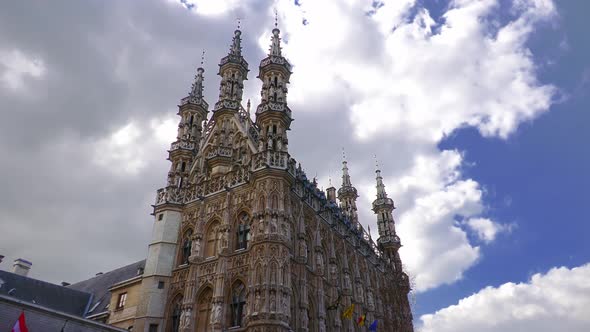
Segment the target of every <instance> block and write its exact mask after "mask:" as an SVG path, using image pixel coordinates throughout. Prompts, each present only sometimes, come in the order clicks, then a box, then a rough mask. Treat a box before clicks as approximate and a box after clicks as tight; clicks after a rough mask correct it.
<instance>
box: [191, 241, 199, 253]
mask: <svg viewBox="0 0 590 332" xmlns="http://www.w3.org/2000/svg"><path fill="white" fill-rule="evenodd" d="M191 249H192V250H191V256H194V257H198V256H199V255H200V254H201V239H200V238H194V239H193V244H192V248H191Z"/></svg>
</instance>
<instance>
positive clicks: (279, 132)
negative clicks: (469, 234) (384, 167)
mask: <svg viewBox="0 0 590 332" xmlns="http://www.w3.org/2000/svg"><path fill="white" fill-rule="evenodd" d="M272 33H273V36H272V41H271V49H270V52H269V55H268V56H267V57H266V58H265V59H263V60H262V61H261V63H260V67H259V75H258V78H259V79H261V80H262V82H263V85H262V91H261V103H260V105H258V107H257V108H256V114H255V115H256V116H255V118H256V120H255V121H252V120H251V116H250V102H249V101H248V103H247V107H246V108H245V109H244V108H243V107H242V106H241V102H242V90H243V82H244V80H245V79H246V77H247V73H248V63H247V62H246V60H245V59H244V58H243V57H242V53H241V39H240V38H241V32H240V31H239V30H236V31H235V35H234V38H233V41H232V45H231V47H230V52H229V54H228V55H227V56H226V57H224V58H223V59H222V60H221V62H220V65H219V66H220V67H219V68H220V69H219V75H220V76H221V77H222V81H221V87H220V93H219V101H218V102H217V103H216V104H215V108H214V110H213V114H212V116H211V117H210V118H209V119H207V114H208V113H209V110H208V104H207V102H205V100H204V99H203V93H202V92H203V81H204V77H203V74H204V70H203V69H202V68H199V69H198V70H197V76H196V78H195V83H194V84H193V87H192V89H191V91H190V93H189V96H188V97H186V98H183V99H182V100H181V103H180V106H179V113H178V114H179V116H180V117H181V121H180V124H179V129H178V136H177V140H176V141H175V142H174V143H172V146H171V148H170V151H169V154H170V157H169V159H170V161H171V163H172V166H171V168H170V172H169V173H168V183H167V186H166V187H165V188H162V189H160V190H158V192H157V197H156V203H155V205H154V217H155V221H154V231H153V237H152V241H151V243H150V246H149V253H148V257H147V261H146V267H145V272H144V277H143V281H142V294H141V301H140V303H141V304H140V306H139V308H138V310H137V316H136V322H135V330H136V331H150V332H151V331H152V329H153V330H157V331H184V332H189V331H191V332H192V331H229V330H231V331H252V332H263V331H264V332H270V331H277V332H278V331H318V332H323V331H365V330H367V326H368V325H370V324H371V323H372V322H373V321H374V320H377V322H378V326H379V330H380V331H403V332H409V331H413V327H412V314H411V311H410V306H409V303H408V297H407V295H408V292H409V291H410V286H409V281H408V277H407V275H406V274H405V273H404V272H403V271H402V267H401V261H400V258H399V255H398V253H397V251H398V249H399V247H400V242H399V238H398V237H397V235H396V234H395V228H394V221H393V217H392V210H393V201H392V200H391V199H389V198H387V195H386V194H385V190H384V186H383V183H382V181H381V177H380V173H378V176H377V187H378V192H379V195H378V199H377V200H376V201H375V203H374V211H375V213H376V214H377V215H378V218H377V219H378V225H379V234H380V238H379V239H378V241H377V243H375V242H374V241H373V240H372V239H371V236H370V234H369V232H367V231H365V229H364V228H363V227H362V226H361V224H360V223H359V222H358V216H357V212H356V203H355V200H356V198H357V193H356V189H355V188H354V187H353V186H352V184H351V181H350V176H349V175H348V167H347V165H346V162H344V165H343V166H344V167H343V186H342V187H341V188H340V189H339V190H338V198H339V201H340V205H339V204H338V202H337V200H336V189H335V188H329V189H328V190H327V196H326V194H325V193H324V192H322V191H321V190H319V189H318V187H317V184H316V182H315V179H314V180H312V181H310V180H309V179H308V178H307V176H306V174H305V173H304V172H303V171H302V169H301V166H300V165H299V166H298V165H297V162H296V161H295V160H294V159H293V158H292V157H291V155H290V154H289V151H288V139H287V131H288V130H289V129H290V124H291V121H292V117H291V110H290V109H289V107H288V106H287V91H288V89H287V84H288V83H289V77H290V75H291V65H290V64H289V62H288V61H287V60H286V59H285V58H284V57H283V56H282V52H281V46H280V37H279V34H280V31H279V30H278V29H277V28H275V29H273V31H272ZM351 304H354V316H353V319H345V318H343V317H342V313H343V311H344V310H345V309H346V308H347V307H349V306H350V305H351ZM362 314H366V322H367V323H366V326H365V327H359V326H357V324H356V322H355V320H356V317H358V316H360V315H362Z"/></svg>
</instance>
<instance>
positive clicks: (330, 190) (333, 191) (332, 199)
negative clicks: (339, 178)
mask: <svg viewBox="0 0 590 332" xmlns="http://www.w3.org/2000/svg"><path fill="white" fill-rule="evenodd" d="M326 192H327V195H326V196H328V200H329V201H330V202H334V203H336V188H334V187H332V186H330V188H328V189H326Z"/></svg>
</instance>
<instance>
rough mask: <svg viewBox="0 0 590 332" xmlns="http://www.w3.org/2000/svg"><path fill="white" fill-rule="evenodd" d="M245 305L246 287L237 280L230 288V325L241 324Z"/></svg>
mask: <svg viewBox="0 0 590 332" xmlns="http://www.w3.org/2000/svg"><path fill="white" fill-rule="evenodd" d="M245 306H246V287H245V286H244V284H243V283H242V282H241V281H237V282H236V283H235V284H234V286H233V287H232V290H231V303H230V319H231V320H230V326H231V327H236V326H242V324H243V315H244V307H245Z"/></svg>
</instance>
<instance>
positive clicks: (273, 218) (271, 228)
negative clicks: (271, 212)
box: [270, 217, 277, 234]
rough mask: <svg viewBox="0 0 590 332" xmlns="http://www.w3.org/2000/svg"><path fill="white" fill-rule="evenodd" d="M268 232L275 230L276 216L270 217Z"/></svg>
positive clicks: (274, 231)
mask: <svg viewBox="0 0 590 332" xmlns="http://www.w3.org/2000/svg"><path fill="white" fill-rule="evenodd" d="M270 232H271V233H273V234H274V233H276V232H277V218H276V217H272V218H271V219H270Z"/></svg>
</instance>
